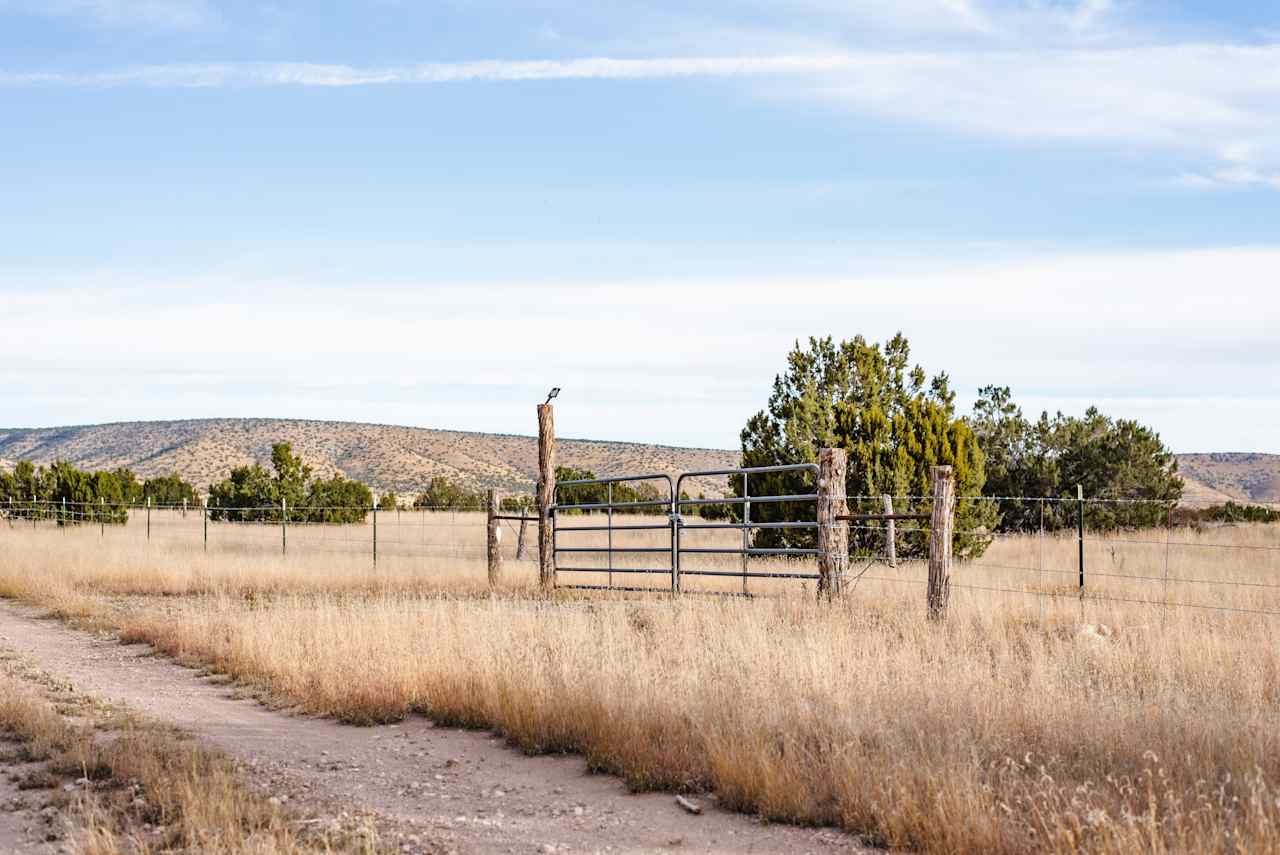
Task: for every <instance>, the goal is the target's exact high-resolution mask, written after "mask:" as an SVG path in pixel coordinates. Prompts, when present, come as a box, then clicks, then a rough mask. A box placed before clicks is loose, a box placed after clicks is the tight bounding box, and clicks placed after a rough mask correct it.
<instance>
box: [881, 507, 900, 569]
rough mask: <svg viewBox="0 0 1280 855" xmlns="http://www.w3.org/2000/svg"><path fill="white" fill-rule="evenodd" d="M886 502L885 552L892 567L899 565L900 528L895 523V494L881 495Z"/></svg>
mask: <svg viewBox="0 0 1280 855" xmlns="http://www.w3.org/2000/svg"><path fill="white" fill-rule="evenodd" d="M881 498H882V500H883V502H884V515H885V516H886V517H888V519H887V520H885V530H884V553H885V558H887V559H888V561H889V566H890V567H897V566H898V529H897V527H896V526H895V525H894V523H893V496H883V497H881Z"/></svg>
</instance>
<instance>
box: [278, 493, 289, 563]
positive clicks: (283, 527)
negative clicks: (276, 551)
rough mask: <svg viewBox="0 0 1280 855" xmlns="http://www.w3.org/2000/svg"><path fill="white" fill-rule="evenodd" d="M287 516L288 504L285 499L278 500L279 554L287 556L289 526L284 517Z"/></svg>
mask: <svg viewBox="0 0 1280 855" xmlns="http://www.w3.org/2000/svg"><path fill="white" fill-rule="evenodd" d="M288 515H289V503H288V501H286V500H285V499H281V500H280V554H281V555H288V554H289V524H288V522H286V517H288Z"/></svg>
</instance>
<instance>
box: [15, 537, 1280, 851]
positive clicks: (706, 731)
mask: <svg viewBox="0 0 1280 855" xmlns="http://www.w3.org/2000/svg"><path fill="white" fill-rule="evenodd" d="M77 536H78V535H76V534H74V533H72V534H67V535H57V534H52V533H48V532H45V533H34V534H20V533H18V532H15V533H14V534H13V535H11V536H10V537H8V538H6V541H7V542H6V546H11V547H12V548H8V549H6V551H5V552H4V554H3V557H0V594H3V595H7V596H20V597H23V598H25V599H28V600H31V601H36V602H43V603H46V604H53V605H61V606H63V607H66V608H69V609H70V610H71V612H72V613H74V612H75V611H76V610H77V609H78V610H79V613H80V614H82V615H94V616H96V617H97V619H99V620H101V621H104V622H106V623H108V624H110V625H112V626H114V627H116V628H117V629H119V630H120V631H121V632H123V633H124V634H125V635H126V636H127V637H130V638H138V639H146V640H149V641H151V642H152V643H154V644H156V645H158V646H159V647H160V648H162V649H163V650H165V651H167V652H169V653H171V654H173V655H175V656H178V657H181V658H184V659H189V660H195V661H199V662H203V663H206V664H209V665H211V666H212V667H214V668H216V669H218V670H220V671H223V672H225V673H227V674H230V675H232V676H234V677H235V678H236V679H238V680H240V681H242V682H244V683H246V684H249V685H251V686H254V687H256V688H257V689H259V690H260V691H262V692H265V693H268V694H271V695H274V696H276V697H278V698H280V699H282V700H284V701H287V702H288V703H290V704H293V705H297V706H299V707H300V708H302V709H303V710H306V711H309V712H312V713H316V714H325V715H334V716H338V717H340V718H343V719H346V720H349V721H354V722H364V723H376V722H384V721H390V720H394V719H396V718H398V717H400V716H403V715H405V714H406V713H410V712H415V711H417V712H422V713H424V714H426V715H429V716H432V717H434V718H436V719H438V720H441V721H446V722H453V723H458V724H464V725H469V726H486V727H493V728H495V729H497V730H499V731H501V732H502V733H504V734H506V735H507V736H508V738H510V739H511V740H512V741H513V742H515V743H516V744H518V745H520V746H522V747H523V748H525V749H526V750H529V751H578V752H581V753H582V754H584V755H585V756H586V757H587V759H588V762H589V763H590V764H591V766H592V767H593V768H597V769H602V770H608V771H612V772H616V773H618V774H620V775H623V776H624V777H625V778H626V780H627V781H628V782H629V783H630V784H631V785H632V786H633V787H636V788H638V789H648V788H672V789H687V790H713V791H715V792H717V793H718V794H719V796H720V798H721V799H722V800H723V801H724V802H725V803H726V804H729V805H731V806H734V807H737V808H740V809H742V810H746V811H752V812H756V813H759V814H761V815H763V816H766V817H770V818H773V819H779V820H786V821H794V822H803V823H830V824H833V825H837V826H840V827H843V828H846V829H848V830H850V831H854V832H857V833H861V834H865V835H867V836H868V837H870V838H871V839H873V840H875V841H878V842H881V843H884V844H886V845H889V846H894V847H904V848H913V849H921V850H926V851H937V852H973V851H984V852H1029V851H1057V852H1076V851H1091V852H1223V853H1226V852H1280V801H1277V792H1276V791H1275V790H1273V789H1272V787H1275V786H1277V782H1280V731H1277V729H1276V727H1275V722H1276V720H1277V712H1278V711H1280V653H1278V651H1280V647H1278V646H1277V628H1278V625H1277V624H1276V622H1275V619H1274V618H1268V617H1263V616H1259V615H1255V614H1246V613H1238V612H1230V611H1216V610H1212V609H1208V608H1206V609H1191V608H1165V607H1163V606H1160V605H1154V606H1153V605H1146V604H1141V603H1134V602H1125V601H1123V600H1134V599H1141V600H1149V601H1156V602H1162V601H1164V600H1165V599H1168V600H1169V601H1170V602H1181V601H1184V600H1187V601H1194V602H1197V603H1199V604H1202V605H1206V606H1230V607H1232V608H1256V609H1274V608H1276V607H1277V601H1276V599H1275V591H1274V590H1273V589H1271V588H1266V587H1236V586H1222V585H1209V584H1207V583H1208V582H1211V581H1223V580H1232V581H1240V582H1250V581H1252V582H1255V583H1261V584H1271V583H1273V582H1274V581H1275V580H1276V575H1275V570H1276V569H1280V568H1277V566H1276V563H1275V562H1276V560H1277V559H1276V557H1275V556H1276V554H1277V553H1276V552H1275V551H1271V550H1265V549H1263V550H1259V549H1244V548H1241V547H1256V546H1271V547H1275V546H1280V532H1277V530H1276V529H1274V528H1264V527H1253V528H1239V529H1231V530H1221V531H1214V532H1206V533H1203V534H1201V535H1191V534H1189V533H1182V532H1179V533H1176V537H1177V538H1180V539H1182V540H1186V541H1187V544H1188V545H1185V546H1176V545H1174V544H1168V543H1165V542H1164V540H1165V535H1164V533H1163V532H1162V533H1160V534H1158V535H1156V534H1148V535H1141V536H1139V535H1127V536H1123V537H1117V538H1111V539H1109V540H1107V541H1105V542H1104V541H1099V542H1096V543H1091V544H1090V553H1089V566H1090V567H1091V573H1093V574H1096V575H1094V576H1091V577H1090V578H1091V582H1090V587H1091V590H1093V591H1096V592H1097V593H1099V594H1101V595H1102V596H1103V597H1107V598H1110V599H1104V598H1102V597H1098V598H1087V599H1084V600H1081V599H1080V598H1078V597H1076V596H1074V595H1070V594H1065V593H1064V594H1058V593H1056V592H1060V591H1070V588H1071V585H1072V584H1073V583H1074V571H1075V565H1074V550H1075V544H1074V542H1073V541H1070V540H1058V539H1054V538H1046V539H1044V540H1043V541H1041V540H1040V539H1038V538H1034V537H1029V538H1009V539H1002V540H1001V541H998V542H997V543H996V544H995V545H994V546H993V547H992V550H991V551H990V552H989V553H988V554H987V556H985V558H984V560H983V561H982V562H978V563H976V564H974V565H967V566H963V567H958V568H957V570H956V575H955V581H956V585H957V587H956V589H955V592H954V595H953V602H952V609H951V614H950V618H949V620H948V621H947V622H946V623H945V624H942V625H934V624H930V623H929V622H927V621H926V620H924V618H923V612H924V609H923V590H922V588H921V587H920V586H919V585H918V584H917V582H918V580H919V579H920V578H922V575H921V574H922V570H921V568H919V567H916V566H914V565H906V566H902V567H900V568H898V569H896V570H889V569H887V568H875V569H874V571H873V572H868V574H867V575H866V576H864V577H863V579H862V581H861V582H859V584H858V586H857V587H856V588H855V589H854V590H853V592H852V594H851V595H850V596H848V597H847V598H846V599H845V600H844V601H843V602H842V603H839V604H837V605H835V606H831V607H821V606H819V605H817V604H815V603H813V602H812V601H811V598H809V597H807V596H806V597H801V596H792V597H783V598H781V599H764V600H756V601H743V600H729V601H725V600H720V599H714V600H708V599H702V598H696V597H695V598H685V599H683V600H671V599H668V598H656V599H650V600H647V601H626V600H622V599H619V598H612V597H596V598H582V597H560V598H553V599H549V600H542V599H537V598H533V597H527V596H519V593H520V592H518V591H517V592H515V594H513V595H512V596H504V597H500V598H496V599H490V598H477V597H472V596H469V595H468V594H466V593H465V592H467V591H470V590H472V589H474V587H475V584H474V582H475V580H474V579H473V575H478V574H479V568H478V567H477V568H476V569H475V571H474V573H473V571H472V569H471V568H470V565H463V566H462V568H461V569H460V570H458V571H456V572H455V571H454V570H453V566H454V565H452V564H451V563H450V562H449V561H448V560H447V559H446V560H445V561H443V562H441V563H434V564H432V565H431V566H430V567H428V568H427V569H426V571H425V574H424V575H423V576H416V575H414V574H412V573H406V574H405V575H404V576H402V577H396V579H397V581H394V582H388V581H387V580H385V579H384V580H383V581H382V582H379V583H377V584H375V583H373V582H370V581H369V579H371V578H373V577H365V576H360V575H359V574H360V573H361V572H363V573H365V574H369V573H371V572H372V571H371V570H369V569H368V567H367V566H366V569H365V570H364V571H355V570H353V571H351V572H353V573H355V577H354V578H356V579H359V580H361V581H358V582H356V583H353V582H352V581H351V579H352V577H350V576H348V575H347V572H348V571H345V570H342V569H341V568H340V565H332V566H334V567H338V568H339V569H336V570H333V571H332V574H329V571H326V570H321V569H320V567H321V566H326V565H324V563H323V562H324V559H320V558H316V559H314V562H315V564H314V565H313V566H315V567H316V571H315V572H316V573H317V575H313V576H307V575H306V574H307V572H308V570H307V569H306V568H305V567H304V565H303V564H302V562H303V557H302V556H301V555H298V556H295V557H292V558H290V559H289V560H288V561H280V562H278V563H275V562H273V560H263V561H259V562H257V563H255V564H246V565H245V566H244V567H240V568H238V569H232V568H236V565H235V562H234V561H232V560H231V559H229V558H228V559H227V560H226V561H224V562H222V563H218V562H214V566H208V565H203V564H200V563H199V561H198V560H197V561H192V560H191V557H190V555H189V554H188V555H186V556H181V555H177V554H173V553H170V554H168V555H165V554H164V553H163V551H162V550H161V549H160V548H159V547H153V551H152V553H150V554H151V555H152V556H153V557H152V558H146V559H145V560H144V559H143V558H138V559H137V561H136V562H135V563H130V561H129V560H128V556H127V555H125V554H124V553H120V554H116V553H105V554H104V553H102V552H97V553H96V554H95V553H94V551H93V550H92V549H90V548H87V547H88V546H90V545H91V544H92V543H93V541H92V539H90V538H88V537H84V538H83V544H82V545H79V546H77V545H75V540H76V537H77ZM1195 538H1198V540H1195ZM59 539H61V542H62V543H63V544H64V545H63V546H62V547H59V546H58V545H57V544H58V542H59ZM1132 541H1149V542H1145V543H1144V542H1132ZM1211 542H1228V543H1229V545H1231V546H1233V547H1235V548H1233V549H1209V548H1208V547H1207V544H1208V543H1211ZM133 554H141V550H135V553H133ZM1042 556H1043V558H1042ZM237 560H244V559H237ZM293 562H297V563H293ZM189 566H196V567H198V568H199V570H198V572H196V573H195V575H192V571H190V570H189V569H188V567H189ZM219 567H220V568H221V569H218V568H219ZM1032 571H1034V572H1032ZM1059 571H1060V575H1062V576H1066V579H1065V581H1064V580H1063V579H1061V578H1059V579H1056V580H1055V578H1054V575H1055V572H1059ZM378 572H379V573H383V572H387V571H382V570H380V571H378ZM1166 576H1167V577H1168V578H1169V579H1170V580H1171V581H1170V582H1169V583H1168V586H1167V588H1166V585H1165V577H1166ZM873 577H874V578H873ZM1190 579H1195V580H1200V581H1195V582H1191V581H1185V580H1190ZM193 580H194V581H193ZM427 580H429V582H428V581H427ZM1179 580H1183V581H1179ZM455 583H456V584H457V585H458V586H459V587H458V590H459V591H462V592H464V593H462V594H451V593H446V591H448V590H450V588H451V586H453V585H454V584H455ZM964 586H969V587H964ZM986 589H998V590H997V591H992V590H986ZM791 590H793V591H794V590H796V589H795V588H794V587H793V588H792V589H791ZM140 592H146V593H153V594H154V593H168V594H175V593H191V592H200V595H199V596H185V597H168V598H165V599H164V600H157V599H156V598H145V599H143V600H141V601H139V600H137V599H133V600H130V601H129V602H128V603H127V604H125V605H123V606H121V605H120V604H118V603H117V604H114V605H113V604H112V603H111V601H110V600H109V599H108V598H109V597H110V596H112V595H116V594H124V593H133V594H136V593H140ZM1046 592H1049V593H1046ZM353 593H354V594H358V595H356V596H353ZM1129 595H1132V596H1129ZM1191 598H1194V599H1191ZM1082 624H1088V626H1083V627H1082ZM1104 625H1105V626H1104Z"/></svg>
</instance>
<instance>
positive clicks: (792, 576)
mask: <svg viewBox="0 0 1280 855" xmlns="http://www.w3.org/2000/svg"><path fill="white" fill-rule="evenodd" d="M615 572H616V571H615ZM680 575H681V576H731V577H733V578H735V579H817V578H818V574H817V573H757V572H754V571H748V572H746V573H743V572H742V571H741V570H681V571H680Z"/></svg>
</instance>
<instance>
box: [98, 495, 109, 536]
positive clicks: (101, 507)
mask: <svg viewBox="0 0 1280 855" xmlns="http://www.w3.org/2000/svg"><path fill="white" fill-rule="evenodd" d="M106 536H107V500H106V499H104V498H102V497H101V496H99V497H98V537H99V538H103V537H106Z"/></svg>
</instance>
